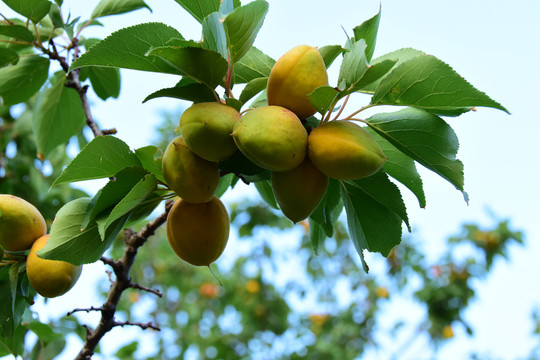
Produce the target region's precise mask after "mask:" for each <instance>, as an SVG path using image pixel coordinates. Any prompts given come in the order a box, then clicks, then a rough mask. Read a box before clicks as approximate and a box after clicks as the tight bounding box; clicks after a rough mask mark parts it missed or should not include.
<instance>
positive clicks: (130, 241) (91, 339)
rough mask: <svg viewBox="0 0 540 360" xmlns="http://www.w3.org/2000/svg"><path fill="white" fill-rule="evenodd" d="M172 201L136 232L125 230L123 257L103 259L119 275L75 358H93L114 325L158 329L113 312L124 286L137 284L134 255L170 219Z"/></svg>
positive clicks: (87, 359)
mask: <svg viewBox="0 0 540 360" xmlns="http://www.w3.org/2000/svg"><path fill="white" fill-rule="evenodd" d="M171 203H172V202H169V201H168V202H167V204H166V209H165V212H164V213H163V214H161V215H160V216H158V217H157V218H155V219H154V220H152V221H151V222H149V223H148V224H146V226H145V227H144V228H142V229H141V231H139V232H134V231H133V230H131V229H126V230H124V235H125V243H126V245H125V248H124V255H123V256H122V258H121V259H120V260H118V261H113V260H111V259H108V258H105V257H103V258H102V259H101V261H102V262H104V263H106V264H108V265H111V267H112V268H113V270H114V273H115V275H116V281H114V282H113V284H112V285H111V288H110V289H109V294H108V296H107V300H106V301H105V303H104V304H103V306H102V307H101V308H99V311H100V312H101V319H100V321H99V325H98V326H97V327H96V328H95V329H94V330H91V329H90V328H88V327H87V334H86V342H85V343H84V345H83V348H82V349H81V351H80V352H79V354H78V355H77V357H76V358H75V359H76V360H89V359H91V358H92V355H93V354H94V350H95V348H96V346H97V345H98V343H99V341H100V340H101V338H103V336H104V335H105V334H106V333H107V332H109V330H111V329H112V328H113V327H115V326H124V325H136V326H139V327H141V328H142V329H147V328H152V329H154V330H159V328H158V327H157V326H155V325H152V324H151V323H148V324H140V323H132V322H125V323H119V322H116V321H115V320H114V314H115V312H116V308H117V306H118V302H119V301H120V297H121V296H122V293H123V292H124V290H126V289H128V288H133V287H135V286H134V284H133V283H132V282H131V278H130V277H129V271H130V270H131V266H132V265H133V263H134V261H135V257H136V255H137V251H138V249H139V247H141V246H142V245H143V244H144V243H145V242H146V240H147V239H148V238H149V237H150V236H151V235H153V234H154V232H155V231H156V230H157V229H158V228H159V227H160V226H161V225H163V224H164V223H165V222H166V221H167V215H168V213H169V210H170V208H171ZM140 288H142V287H140ZM148 290H149V291H150V292H154V290H150V289H148Z"/></svg>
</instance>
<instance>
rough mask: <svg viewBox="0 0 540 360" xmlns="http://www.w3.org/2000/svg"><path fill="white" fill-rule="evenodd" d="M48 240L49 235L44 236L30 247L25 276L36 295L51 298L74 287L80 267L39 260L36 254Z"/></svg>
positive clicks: (66, 263) (63, 262)
mask: <svg viewBox="0 0 540 360" xmlns="http://www.w3.org/2000/svg"><path fill="white" fill-rule="evenodd" d="M48 240H49V235H44V236H42V237H40V238H39V239H37V240H36V241H35V242H34V244H33V245H32V248H31V249H30V253H28V257H27V258H26V274H27V275H28V280H29V281H30V285H32V287H33V288H34V289H35V290H36V291H37V293H38V294H40V295H41V296H44V297H48V298H53V297H57V296H60V295H63V294H65V293H67V292H68V291H69V290H70V289H71V288H72V287H73V286H74V285H75V283H76V282H77V280H78V279H79V276H80V275H81V271H82V266H75V265H73V264H70V263H68V262H65V261H58V260H48V259H42V258H40V257H39V256H38V255H37V254H36V253H37V252H38V251H39V250H41V249H42V248H43V247H44V246H45V244H47V241H48Z"/></svg>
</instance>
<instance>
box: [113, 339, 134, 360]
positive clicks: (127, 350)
mask: <svg viewBox="0 0 540 360" xmlns="http://www.w3.org/2000/svg"><path fill="white" fill-rule="evenodd" d="M138 348H139V342H138V341H137V340H135V341H132V342H130V343H129V344H127V345H124V346H122V347H121V348H120V349H118V350H117V351H116V353H115V354H114V355H115V357H117V358H119V359H134V358H135V352H137V349H138Z"/></svg>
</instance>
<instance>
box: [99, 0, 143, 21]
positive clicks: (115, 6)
mask: <svg viewBox="0 0 540 360" xmlns="http://www.w3.org/2000/svg"><path fill="white" fill-rule="evenodd" d="M143 8H147V9H148V10H150V12H152V9H151V8H150V6H148V5H146V3H145V2H144V1H142V0H101V1H100V2H99V4H97V6H96V8H95V9H94V11H93V12H92V16H91V18H92V20H93V19H97V18H99V17H104V16H109V15H118V14H124V13H127V12H130V11H134V10H138V9H143Z"/></svg>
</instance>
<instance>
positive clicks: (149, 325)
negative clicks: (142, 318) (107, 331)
mask: <svg viewBox="0 0 540 360" xmlns="http://www.w3.org/2000/svg"><path fill="white" fill-rule="evenodd" d="M114 326H138V327H140V328H141V329H143V330H146V329H153V330H156V331H161V329H160V328H159V326H156V325H154V324H152V323H151V322H147V323H146V324H143V323H140V322H133V321H123V322H116V321H115V322H114Z"/></svg>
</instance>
